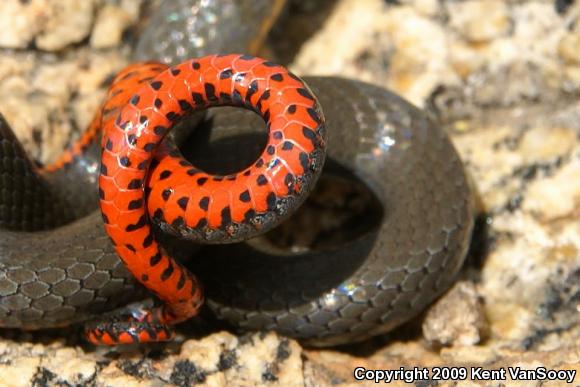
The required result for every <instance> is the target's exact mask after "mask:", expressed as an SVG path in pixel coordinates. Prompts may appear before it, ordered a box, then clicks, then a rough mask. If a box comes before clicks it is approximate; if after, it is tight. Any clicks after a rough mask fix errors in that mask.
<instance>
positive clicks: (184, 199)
mask: <svg viewBox="0 0 580 387" xmlns="http://www.w3.org/2000/svg"><path fill="white" fill-rule="evenodd" d="M188 202H189V198H188V197H187V196H184V197H181V198H179V199H178V200H177V205H178V206H179V208H181V209H182V210H183V211H185V209H186V208H187V203H188Z"/></svg>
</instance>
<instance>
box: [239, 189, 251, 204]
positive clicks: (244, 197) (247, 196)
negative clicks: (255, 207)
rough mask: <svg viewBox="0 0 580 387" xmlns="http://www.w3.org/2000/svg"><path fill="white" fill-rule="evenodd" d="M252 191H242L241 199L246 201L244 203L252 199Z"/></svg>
mask: <svg viewBox="0 0 580 387" xmlns="http://www.w3.org/2000/svg"><path fill="white" fill-rule="evenodd" d="M250 199H251V198H250V191H248V190H245V191H244V192H242V193H241V194H240V201H242V202H244V203H248V202H249V201H250Z"/></svg>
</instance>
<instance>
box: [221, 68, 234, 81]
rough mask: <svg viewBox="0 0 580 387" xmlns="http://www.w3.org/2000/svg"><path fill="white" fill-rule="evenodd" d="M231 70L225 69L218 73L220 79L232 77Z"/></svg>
mask: <svg viewBox="0 0 580 387" xmlns="http://www.w3.org/2000/svg"><path fill="white" fill-rule="evenodd" d="M232 74H233V71H232V69H226V70H224V71H222V72H221V73H220V79H228V78H230V77H231V76H232Z"/></svg>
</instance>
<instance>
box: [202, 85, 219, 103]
mask: <svg viewBox="0 0 580 387" xmlns="http://www.w3.org/2000/svg"><path fill="white" fill-rule="evenodd" d="M203 88H204V90H205V97H206V98H207V99H208V101H212V102H216V101H217V100H218V97H217V96H216V95H215V86H214V85H213V84H211V83H209V82H206V83H204V85H203Z"/></svg>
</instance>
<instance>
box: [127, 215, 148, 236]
mask: <svg viewBox="0 0 580 387" xmlns="http://www.w3.org/2000/svg"><path fill="white" fill-rule="evenodd" d="M146 224H147V218H146V217H145V215H141V217H140V218H139V220H138V221H137V223H135V224H130V225H128V226H127V227H126V228H125V231H127V232H131V231H135V230H138V229H140V228H142V227H144V226H145V225H146Z"/></svg>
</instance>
